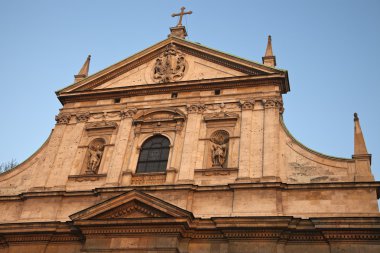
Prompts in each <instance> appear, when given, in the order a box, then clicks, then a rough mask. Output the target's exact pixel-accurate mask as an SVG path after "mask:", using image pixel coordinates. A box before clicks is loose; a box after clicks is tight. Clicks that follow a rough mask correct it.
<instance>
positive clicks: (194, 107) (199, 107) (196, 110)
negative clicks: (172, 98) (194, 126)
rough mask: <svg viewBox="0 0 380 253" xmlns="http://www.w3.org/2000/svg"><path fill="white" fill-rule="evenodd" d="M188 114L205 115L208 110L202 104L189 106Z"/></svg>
mask: <svg viewBox="0 0 380 253" xmlns="http://www.w3.org/2000/svg"><path fill="white" fill-rule="evenodd" d="M186 109H187V113H189V114H190V113H203V112H204V111H205V110H206V106H205V105H202V104H197V105H188V106H187V108H186Z"/></svg>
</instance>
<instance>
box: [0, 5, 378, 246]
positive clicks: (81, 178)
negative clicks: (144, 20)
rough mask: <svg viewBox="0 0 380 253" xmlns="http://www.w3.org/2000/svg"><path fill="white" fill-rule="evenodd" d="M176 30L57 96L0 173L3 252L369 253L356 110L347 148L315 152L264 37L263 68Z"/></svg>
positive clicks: (372, 206) (366, 182)
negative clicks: (44, 133)
mask: <svg viewBox="0 0 380 253" xmlns="http://www.w3.org/2000/svg"><path fill="white" fill-rule="evenodd" d="M182 15H183V10H182ZM181 17H182V16H181ZM180 21H181V20H180ZM185 37H186V29H185V27H184V26H182V24H181V22H179V23H178V25H177V26H176V27H173V28H171V34H170V36H169V37H168V38H167V39H165V40H163V41H161V42H159V43H157V44H155V45H153V46H151V47H149V48H147V49H145V50H143V51H141V52H139V53H137V54H135V55H133V56H131V57H129V58H127V59H125V60H122V61H120V62H118V63H116V64H114V65H112V66H110V67H108V68H106V69H104V70H102V71H100V72H98V73H96V74H94V75H90V76H88V70H89V65H90V57H89V58H88V59H87V60H86V62H85V64H84V65H83V68H82V69H81V70H80V72H79V73H78V75H76V76H75V82H74V84H72V85H70V86H68V87H66V88H64V89H62V90H59V91H57V92H56V94H57V96H58V99H59V100H60V102H61V103H62V105H63V107H62V109H61V110H60V112H59V114H58V115H57V116H56V121H57V124H56V125H55V127H54V129H53V131H52V133H51V135H50V136H49V138H48V139H47V141H46V142H45V143H44V144H43V145H42V146H41V148H40V149H39V150H38V151H36V153H35V154H33V155H32V156H31V157H30V158H28V159H27V160H26V161H25V162H23V163H22V164H20V165H19V166H17V167H16V168H14V169H12V170H10V171H7V172H5V173H2V174H0V213H1V214H2V215H1V217H0V252H1V253H3V252H4V253H13V252H29V253H34V252H45V253H48V252H49V253H50V252H65V253H66V252H67V253H71V252H72V253H74V252H141V253H142V252H150V253H152V252H165V253H169V252H170V253H174V252H176V253H177V252H178V253H185V252H186V253H193V252H197V253H199V252H201V253H235V252H236V253H245V252H247V253H248V252H273V253H285V252H321V253H324V252H326V253H338V252H339V253H340V252H358V253H359V252H380V216H379V210H378V205H377V199H378V197H379V192H380V182H376V181H374V178H373V175H372V173H371V166H370V165H371V155H370V154H368V152H367V149H366V146H365V141H364V137H363V134H362V132H361V128H360V123H359V118H358V116H357V115H355V117H354V125H355V137H354V138H355V144H354V145H355V148H354V150H355V152H354V154H353V156H352V158H347V159H344V158H336V157H331V156H327V155H324V154H320V153H318V152H316V151H313V150H311V149H309V148H307V147H305V146H304V145H303V144H301V143H300V142H298V141H297V140H296V139H295V138H294V137H293V136H292V135H291V134H290V133H289V131H288V130H287V129H286V126H285V124H284V122H283V119H282V114H283V112H284V109H283V108H284V105H283V100H282V98H283V96H284V95H286V93H288V92H289V91H290V84H289V80H288V73H287V71H286V70H282V69H278V68H276V58H275V56H274V55H273V52H272V44H271V38H270V37H269V40H268V46H267V50H266V53H265V56H264V57H263V59H262V60H263V64H260V63H257V62H252V61H248V60H245V59H242V58H238V57H236V56H231V55H229V54H226V53H223V52H220V51H217V50H214V49H211V48H208V47H205V46H203V45H201V44H199V43H193V42H190V41H188V40H186V39H185Z"/></svg>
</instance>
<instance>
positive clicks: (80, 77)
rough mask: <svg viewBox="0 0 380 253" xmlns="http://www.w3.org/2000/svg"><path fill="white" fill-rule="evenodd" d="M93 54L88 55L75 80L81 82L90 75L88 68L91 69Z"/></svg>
mask: <svg viewBox="0 0 380 253" xmlns="http://www.w3.org/2000/svg"><path fill="white" fill-rule="evenodd" d="M90 61H91V55H89V56H87V59H86V61H85V62H84V64H83V66H82V68H81V69H80V70H79V73H78V74H77V75H74V78H75V82H79V81H81V80H83V79H85V78H86V77H87V76H88V70H89V69H90Z"/></svg>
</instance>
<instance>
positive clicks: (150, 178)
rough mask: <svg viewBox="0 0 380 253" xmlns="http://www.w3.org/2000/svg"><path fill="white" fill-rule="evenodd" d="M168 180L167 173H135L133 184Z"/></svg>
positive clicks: (157, 182) (158, 182)
mask: <svg viewBox="0 0 380 253" xmlns="http://www.w3.org/2000/svg"><path fill="white" fill-rule="evenodd" d="M165 181H166V174H162V173H161V174H135V175H133V176H132V182H131V184H132V185H152V184H163V183H165Z"/></svg>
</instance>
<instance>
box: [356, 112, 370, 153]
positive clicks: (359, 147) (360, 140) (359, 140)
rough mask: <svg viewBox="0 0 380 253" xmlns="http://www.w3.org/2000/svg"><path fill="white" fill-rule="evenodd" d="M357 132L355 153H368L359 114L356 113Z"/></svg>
mask: <svg viewBox="0 0 380 253" xmlns="http://www.w3.org/2000/svg"><path fill="white" fill-rule="evenodd" d="M354 123H355V134H354V155H367V154H368V152H367V147H366V145H365V141H364V136H363V132H362V129H361V127H360V123H359V117H358V114H357V113H356V112H355V113H354Z"/></svg>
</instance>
